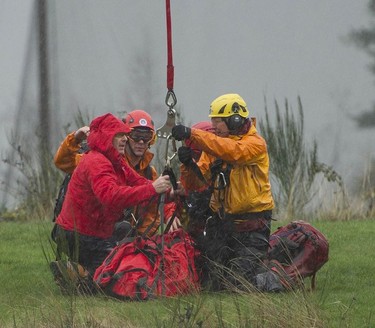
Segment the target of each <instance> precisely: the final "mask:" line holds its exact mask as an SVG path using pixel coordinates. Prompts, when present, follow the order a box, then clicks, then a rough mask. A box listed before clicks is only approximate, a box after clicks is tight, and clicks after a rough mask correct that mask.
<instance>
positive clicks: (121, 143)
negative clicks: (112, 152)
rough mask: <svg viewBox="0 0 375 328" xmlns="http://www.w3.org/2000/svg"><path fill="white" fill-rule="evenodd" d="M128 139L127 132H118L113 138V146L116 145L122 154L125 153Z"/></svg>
mask: <svg viewBox="0 0 375 328" xmlns="http://www.w3.org/2000/svg"><path fill="white" fill-rule="evenodd" d="M127 140H128V138H127V137H126V134H125V133H117V134H116V135H115V136H114V138H113V140H112V145H113V147H115V148H116V149H117V151H118V152H119V153H120V154H121V155H124V154H125V145H126V141H127Z"/></svg>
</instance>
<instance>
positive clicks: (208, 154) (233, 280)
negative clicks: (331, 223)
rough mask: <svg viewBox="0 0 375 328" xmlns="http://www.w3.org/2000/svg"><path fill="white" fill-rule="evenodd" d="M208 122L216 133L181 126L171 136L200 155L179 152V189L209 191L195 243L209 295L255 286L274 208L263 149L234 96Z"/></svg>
mask: <svg viewBox="0 0 375 328" xmlns="http://www.w3.org/2000/svg"><path fill="white" fill-rule="evenodd" d="M209 117H210V118H211V123H212V126H213V128H214V130H215V133H211V132H206V131H202V130H198V129H194V128H189V127H187V126H184V125H176V126H175V127H174V128H173V130H172V136H173V137H174V138H175V139H176V140H190V141H191V142H194V144H195V145H198V146H199V147H200V148H201V149H202V150H203V152H202V155H201V157H200V159H199V160H198V161H197V162H195V161H194V160H193V156H192V152H191V150H190V149H189V148H188V147H180V148H179V149H178V157H179V160H180V162H181V163H182V165H181V183H182V185H183V187H184V188H185V190H186V191H192V190H199V189H200V188H202V186H203V185H204V184H207V185H209V186H210V188H211V190H212V196H211V200H210V208H211V209H212V211H213V216H212V217H209V218H208V219H207V220H206V227H205V235H204V236H203V237H202V240H201V241H200V242H199V244H200V246H201V248H202V250H203V253H204V254H205V256H206V258H208V260H209V261H206V263H205V264H206V265H207V267H206V269H207V270H204V271H205V273H206V274H207V275H208V276H205V281H203V283H205V282H206V283H207V282H211V286H208V287H211V288H213V289H222V288H224V287H228V284H229V285H234V286H235V287H237V288H239V287H241V286H243V284H242V283H241V281H243V279H246V281H248V282H250V283H252V284H253V285H254V286H256V285H257V284H256V275H257V274H258V273H260V272H262V271H263V270H264V269H263V266H262V259H263V258H264V257H265V256H266V254H267V250H268V241H269V236H270V228H271V219H272V209H273V208H274V201H273V197H272V192H271V184H270V180H269V157H268V152H267V145H266V142H265V140H264V139H263V138H262V137H261V136H260V135H259V134H258V133H257V130H256V127H255V125H254V124H253V123H252V120H251V119H249V111H248V108H247V105H246V103H245V101H244V100H243V98H242V97H241V96H240V95H238V94H224V95H222V96H220V97H218V98H216V99H215V100H214V101H213V102H212V103H211V107H210V114H209ZM212 263H215V265H212ZM219 268H224V270H219Z"/></svg>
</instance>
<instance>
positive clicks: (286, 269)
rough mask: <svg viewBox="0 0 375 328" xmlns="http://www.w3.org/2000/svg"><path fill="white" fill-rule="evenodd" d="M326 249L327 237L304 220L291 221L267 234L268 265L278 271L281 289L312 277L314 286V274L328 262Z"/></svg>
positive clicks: (313, 285)
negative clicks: (268, 240)
mask: <svg viewBox="0 0 375 328" xmlns="http://www.w3.org/2000/svg"><path fill="white" fill-rule="evenodd" d="M328 250H329V244H328V240H327V238H326V237H325V236H324V235H323V234H322V233H321V232H320V231H319V230H318V229H316V228H314V227H313V226H312V225H311V224H310V223H308V222H305V221H293V222H290V223H289V224H287V225H285V226H283V227H279V228H278V229H277V230H276V231H275V232H274V233H273V234H272V235H271V236H270V248H269V251H268V267H269V268H270V269H271V270H272V271H274V272H275V273H277V274H278V276H279V278H280V282H281V283H282V285H283V286H284V288H287V289H289V288H293V287H294V286H296V285H300V284H303V279H304V278H306V277H311V288H312V289H314V288H315V276H316V273H317V272H318V270H319V269H320V268H321V267H322V266H323V265H324V264H325V263H326V262H327V261H328Z"/></svg>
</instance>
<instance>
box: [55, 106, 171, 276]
mask: <svg viewBox="0 0 375 328" xmlns="http://www.w3.org/2000/svg"><path fill="white" fill-rule="evenodd" d="M129 132H130V129H129V127H127V126H126V125H125V124H124V123H123V122H122V121H121V120H120V119H118V118H116V117H115V116H113V115H112V114H110V113H108V114H105V115H102V116H99V117H97V118H95V119H94V120H93V121H92V122H91V124H90V134H89V136H88V138H87V142H88V146H89V148H90V151H88V152H87V153H85V154H84V155H83V156H82V158H81V159H80V162H79V165H78V166H77V167H76V168H75V169H74V172H73V174H72V177H71V180H70V182H69V186H68V190H67V194H66V196H65V200H64V203H63V206H62V210H61V213H60V214H59V216H58V217H57V219H56V225H57V228H56V231H55V240H56V243H57V245H58V248H59V249H60V251H61V252H63V253H65V254H67V255H68V257H69V258H70V259H71V260H72V261H74V262H77V263H79V264H81V265H82V266H83V267H84V268H85V269H86V270H87V271H88V272H89V273H90V274H91V275H93V274H94V272H95V270H96V268H97V267H98V266H99V265H100V264H101V263H102V262H103V260H104V259H105V257H106V256H107V255H108V254H109V252H110V250H111V249H112V248H113V247H114V246H115V241H114V240H113V238H112V233H113V230H114V226H115V224H116V222H118V221H119V218H120V217H121V216H122V214H123V210H124V208H129V207H133V206H137V205H142V206H146V205H147V204H150V203H157V202H158V196H159V194H162V193H165V192H166V191H167V190H168V189H169V188H170V182H169V177H168V176H161V177H159V178H157V179H156V180H155V181H151V180H148V179H146V178H144V177H142V176H140V175H139V174H138V173H137V172H135V171H134V169H132V168H131V167H130V166H129V165H128V164H127V162H126V161H125V159H124V157H123V155H124V153H125V147H126V142H127V134H128V133H129Z"/></svg>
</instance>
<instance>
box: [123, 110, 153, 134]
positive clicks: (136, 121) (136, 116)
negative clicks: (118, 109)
mask: <svg viewBox="0 0 375 328" xmlns="http://www.w3.org/2000/svg"><path fill="white" fill-rule="evenodd" d="M123 122H124V123H125V125H126V126H127V127H129V129H131V130H132V129H134V128H149V129H151V130H152V131H154V132H155V126H154V121H153V120H152V118H151V116H150V114H148V113H146V112H145V111H144V110H141V109H136V110H133V111H131V112H130V113H128V114H127V115H126V116H125V118H124V119H123Z"/></svg>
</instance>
